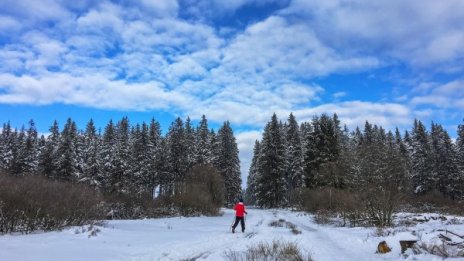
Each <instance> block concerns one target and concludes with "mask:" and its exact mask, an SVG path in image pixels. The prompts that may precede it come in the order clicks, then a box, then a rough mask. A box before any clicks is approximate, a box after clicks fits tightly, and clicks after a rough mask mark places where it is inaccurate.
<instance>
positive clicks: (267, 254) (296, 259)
mask: <svg viewBox="0 0 464 261" xmlns="http://www.w3.org/2000/svg"><path fill="white" fill-rule="evenodd" d="M224 256H225V257H226V259H227V260H230V261H241V260H250V261H262V260H266V261H274V260H275V261H277V260H292V261H303V260H308V261H310V260H312V258H311V256H310V255H309V254H308V255H306V257H305V255H304V254H302V253H301V250H300V248H299V247H298V245H297V244H296V243H293V242H282V241H272V243H271V244H269V243H266V242H261V243H258V244H257V245H254V246H251V247H249V248H248V249H247V251H246V252H237V251H228V252H226V253H225V254H224Z"/></svg>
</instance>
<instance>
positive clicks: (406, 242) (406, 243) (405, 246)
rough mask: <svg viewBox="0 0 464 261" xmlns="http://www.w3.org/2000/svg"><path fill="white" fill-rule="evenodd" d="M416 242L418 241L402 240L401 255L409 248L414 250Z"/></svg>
mask: <svg viewBox="0 0 464 261" xmlns="http://www.w3.org/2000/svg"><path fill="white" fill-rule="evenodd" d="M416 242H417V240H400V246H401V253H402V254H404V252H405V251H406V250H407V249H408V248H412V247H413V246H414V244H415V243H416Z"/></svg>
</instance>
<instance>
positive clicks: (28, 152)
mask: <svg viewBox="0 0 464 261" xmlns="http://www.w3.org/2000/svg"><path fill="white" fill-rule="evenodd" d="M26 135H27V136H26V140H25V143H24V144H23V146H24V148H22V151H23V152H24V162H25V164H24V169H23V172H24V173H30V174H31V173H36V172H37V170H38V165H39V148H38V136H37V129H36V127H35V123H34V121H33V120H30V121H29V128H28V130H27V132H26Z"/></svg>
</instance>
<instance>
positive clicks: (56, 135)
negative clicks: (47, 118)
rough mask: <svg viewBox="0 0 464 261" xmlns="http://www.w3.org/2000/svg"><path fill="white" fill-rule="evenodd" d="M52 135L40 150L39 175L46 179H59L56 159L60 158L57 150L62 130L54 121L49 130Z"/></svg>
mask: <svg viewBox="0 0 464 261" xmlns="http://www.w3.org/2000/svg"><path fill="white" fill-rule="evenodd" d="M49 131H50V135H48V136H47V138H46V139H45V146H44V147H43V148H42V149H41V150H40V154H39V173H41V174H42V175H44V176H46V177H50V178H55V177H57V166H56V165H55V164H56V162H57V161H56V160H55V158H56V157H57V156H58V154H57V150H58V145H59V144H60V139H61V135H60V129H59V127H58V122H57V121H56V120H55V121H53V125H52V126H51V127H50V129H49Z"/></svg>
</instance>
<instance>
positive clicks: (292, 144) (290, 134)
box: [286, 113, 303, 192]
mask: <svg viewBox="0 0 464 261" xmlns="http://www.w3.org/2000/svg"><path fill="white" fill-rule="evenodd" d="M286 134H287V135H286V138H287V157H288V159H287V162H288V169H287V187H288V189H289V192H292V191H293V190H294V189H296V188H300V187H302V185H303V152H302V148H301V140H300V137H301V136H300V132H299V128H298V123H297V122H296V119H295V116H293V114H292V113H291V114H290V116H289V118H288V127H287V132H286Z"/></svg>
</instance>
